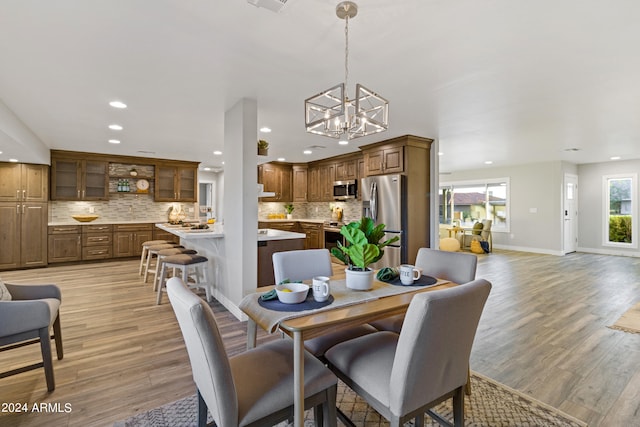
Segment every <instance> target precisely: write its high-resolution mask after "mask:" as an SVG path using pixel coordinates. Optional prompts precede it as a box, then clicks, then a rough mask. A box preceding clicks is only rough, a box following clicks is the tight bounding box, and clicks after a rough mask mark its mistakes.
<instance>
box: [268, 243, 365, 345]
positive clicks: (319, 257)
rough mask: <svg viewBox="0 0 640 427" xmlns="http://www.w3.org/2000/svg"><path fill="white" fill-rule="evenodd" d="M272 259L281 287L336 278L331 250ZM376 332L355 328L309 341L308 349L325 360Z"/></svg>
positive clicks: (292, 253) (278, 255)
mask: <svg viewBox="0 0 640 427" xmlns="http://www.w3.org/2000/svg"><path fill="white" fill-rule="evenodd" d="M272 258H273V275H274V277H275V282H276V283H280V282H282V281H283V280H284V279H289V280H290V281H301V280H310V279H313V277H315V276H331V275H332V274H333V270H332V268H331V254H330V253H329V251H328V250H327V249H307V250H296V251H286V252H275V253H274V254H273V256H272ZM376 331H377V329H376V328H374V327H373V326H371V325H367V324H364V325H357V326H351V327H349V328H346V329H341V330H338V331H335V332H332V333H330V334H325V335H322V336H319V337H317V338H312V339H310V340H306V341H305V342H304V346H305V348H306V349H307V350H308V351H310V352H311V353H312V354H313V355H314V356H316V357H320V358H322V356H323V355H324V352H325V351H326V350H328V349H329V348H331V347H332V346H334V345H335V344H337V343H340V342H342V341H346V340H350V339H352V338H356V337H359V336H362V335H365V334H370V333H373V332H376Z"/></svg>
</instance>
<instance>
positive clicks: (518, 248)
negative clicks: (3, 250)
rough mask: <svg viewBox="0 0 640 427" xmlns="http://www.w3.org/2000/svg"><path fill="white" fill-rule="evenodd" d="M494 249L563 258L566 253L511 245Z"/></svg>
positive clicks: (498, 246) (496, 246)
mask: <svg viewBox="0 0 640 427" xmlns="http://www.w3.org/2000/svg"><path fill="white" fill-rule="evenodd" d="M493 247H494V248H495V249H504V250H506V251H518V252H531V253H534V254H545V255H556V256H563V255H564V253H563V252H562V251H554V250H551V249H543V248H531V247H528V246H511V245H496V244H494V245H493Z"/></svg>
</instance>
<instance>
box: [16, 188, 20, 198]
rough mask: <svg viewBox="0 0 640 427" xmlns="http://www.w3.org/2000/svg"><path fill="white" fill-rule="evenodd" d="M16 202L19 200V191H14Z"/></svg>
mask: <svg viewBox="0 0 640 427" xmlns="http://www.w3.org/2000/svg"><path fill="white" fill-rule="evenodd" d="M16 200H20V190H16Z"/></svg>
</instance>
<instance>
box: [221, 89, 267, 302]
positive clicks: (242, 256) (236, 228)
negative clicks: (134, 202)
mask: <svg viewBox="0 0 640 427" xmlns="http://www.w3.org/2000/svg"><path fill="white" fill-rule="evenodd" d="M257 140H258V107H257V102H256V100H254V99H241V100H240V101H238V103H236V104H235V105H234V106H233V107H232V108H231V109H230V110H228V111H227V112H226V113H225V118H224V158H225V164H224V196H223V200H224V203H223V205H224V234H225V237H224V240H225V250H226V256H227V268H226V272H227V274H226V280H225V281H226V283H224V284H219V285H218V287H220V286H225V287H226V289H224V291H223V293H224V294H226V295H227V297H228V298H229V299H230V300H231V302H232V303H234V304H235V305H238V304H239V303H240V300H241V299H242V297H243V296H244V295H245V293H248V292H252V291H255V289H256V284H257V281H258V250H257V237H258V235H257V233H258V196H257V187H256V186H257V182H258V173H257V152H256V142H257Z"/></svg>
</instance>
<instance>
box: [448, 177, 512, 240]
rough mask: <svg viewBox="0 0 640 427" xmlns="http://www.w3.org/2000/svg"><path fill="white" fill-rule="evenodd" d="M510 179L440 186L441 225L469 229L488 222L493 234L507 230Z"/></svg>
mask: <svg viewBox="0 0 640 427" xmlns="http://www.w3.org/2000/svg"><path fill="white" fill-rule="evenodd" d="M508 195H509V179H508V178H500V179H495V180H490V181H489V180H486V181H482V182H478V181H476V182H459V183H444V182H443V183H441V184H440V191H439V197H440V224H447V225H458V226H460V227H465V228H470V227H473V224H474V223H475V222H476V221H482V220H483V219H490V220H491V221H492V226H491V229H492V230H493V231H508V230H509V205H508V199H509V196H508Z"/></svg>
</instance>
